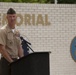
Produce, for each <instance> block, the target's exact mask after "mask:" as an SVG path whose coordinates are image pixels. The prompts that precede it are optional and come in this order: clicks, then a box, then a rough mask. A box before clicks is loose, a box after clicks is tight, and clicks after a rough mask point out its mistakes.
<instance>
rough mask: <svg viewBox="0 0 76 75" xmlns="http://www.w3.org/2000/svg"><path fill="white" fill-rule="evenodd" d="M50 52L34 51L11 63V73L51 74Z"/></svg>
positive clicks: (20, 74)
mask: <svg viewBox="0 0 76 75" xmlns="http://www.w3.org/2000/svg"><path fill="white" fill-rule="evenodd" d="M49 54H50V53H49V52H34V53H31V54H29V55H27V56H24V57H22V58H20V59H19V60H17V61H15V62H13V63H11V64H10V71H11V72H10V73H11V75H50V66H49Z"/></svg>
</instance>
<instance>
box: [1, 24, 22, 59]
mask: <svg viewBox="0 0 76 75" xmlns="http://www.w3.org/2000/svg"><path fill="white" fill-rule="evenodd" d="M0 44H2V45H4V46H5V49H6V51H7V52H8V54H9V55H10V56H11V58H17V57H18V46H20V45H21V41H20V38H19V37H17V36H16V35H15V33H13V31H12V29H10V27H9V26H7V25H6V26H4V27H2V28H1V30H0Z"/></svg>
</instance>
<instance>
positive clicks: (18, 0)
mask: <svg viewBox="0 0 76 75" xmlns="http://www.w3.org/2000/svg"><path fill="white" fill-rule="evenodd" d="M0 2H16V3H54V2H55V0H0ZM57 2H58V3H61V4H76V0H57Z"/></svg>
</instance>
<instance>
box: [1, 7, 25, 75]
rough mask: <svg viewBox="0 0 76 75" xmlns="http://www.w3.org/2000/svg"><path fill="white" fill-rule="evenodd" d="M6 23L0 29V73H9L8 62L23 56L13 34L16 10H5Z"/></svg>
mask: <svg viewBox="0 0 76 75" xmlns="http://www.w3.org/2000/svg"><path fill="white" fill-rule="evenodd" d="M6 18H7V22H8V23H7V25H5V26H3V27H2V28H1V29H0V53H1V55H2V56H1V60H0V65H1V75H9V68H10V67H9V64H10V63H12V62H14V61H15V60H17V59H18V57H20V58H21V57H23V56H24V54H23V50H22V47H21V42H20V39H19V37H18V36H16V35H15V33H14V32H15V24H16V18H17V15H16V11H15V10H14V9H12V8H10V9H8V11H7V16H6Z"/></svg>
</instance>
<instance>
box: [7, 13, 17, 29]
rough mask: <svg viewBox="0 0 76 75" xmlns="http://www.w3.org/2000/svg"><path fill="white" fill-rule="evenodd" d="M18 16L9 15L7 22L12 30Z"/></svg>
mask: <svg viewBox="0 0 76 75" xmlns="http://www.w3.org/2000/svg"><path fill="white" fill-rule="evenodd" d="M16 19H17V15H16V14H7V21H8V25H9V26H10V28H12V29H13V28H15V24H16Z"/></svg>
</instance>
